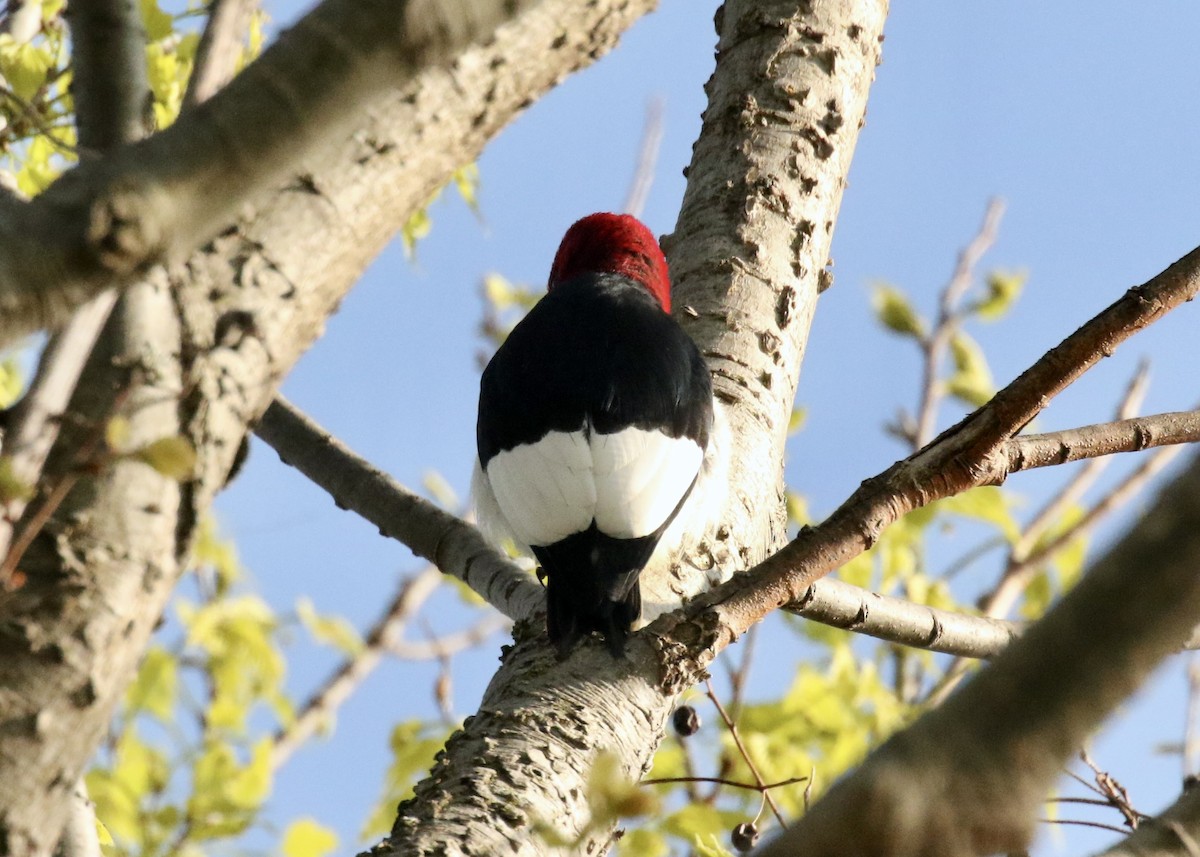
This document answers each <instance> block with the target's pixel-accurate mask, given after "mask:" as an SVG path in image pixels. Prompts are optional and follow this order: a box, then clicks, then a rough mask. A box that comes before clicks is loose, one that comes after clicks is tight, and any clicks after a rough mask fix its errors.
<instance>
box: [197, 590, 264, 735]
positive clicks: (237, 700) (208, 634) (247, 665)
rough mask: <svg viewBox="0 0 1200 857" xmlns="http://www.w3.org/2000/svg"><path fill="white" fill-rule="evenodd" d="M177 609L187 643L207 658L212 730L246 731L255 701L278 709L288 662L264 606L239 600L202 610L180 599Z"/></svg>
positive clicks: (250, 599)
mask: <svg viewBox="0 0 1200 857" xmlns="http://www.w3.org/2000/svg"><path fill="white" fill-rule="evenodd" d="M176 609H177V611H178V612H179V618H180V621H181V622H182V623H183V625H184V627H185V628H187V641H188V645H190V646H195V647H197V648H199V649H200V650H201V651H202V652H204V653H205V654H206V655H207V656H208V660H207V663H206V665H205V666H206V668H207V669H208V673H209V677H210V680H211V682H212V694H211V701H210V704H209V708H208V711H207V713H206V717H207V722H208V725H209V726H210V727H212V728H213V729H218V730H220V729H227V730H230V731H233V732H235V733H242V732H244V731H245V725H246V719H247V717H249V715H250V711H251V709H252V708H253V707H254V706H255V705H256V704H257V703H260V702H263V703H268V704H271V705H272V706H273V707H277V704H276V701H277V698H278V695H279V694H280V693H281V687H282V683H283V675H284V661H283V656H282V655H281V654H280V652H279V649H278V647H277V646H276V644H275V640H274V636H273V635H274V631H275V628H276V626H277V624H278V623H277V620H276V617H275V614H274V613H273V612H272V611H271V608H270V607H269V606H267V604H266V602H264V601H262V599H260V598H257V597H254V596H241V597H239V598H225V599H220V600H217V601H213V602H210V603H207V604H204V605H202V606H200V607H196V606H194V605H192V604H189V603H188V602H186V601H180V602H178V603H177V605H176Z"/></svg>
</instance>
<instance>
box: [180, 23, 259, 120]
mask: <svg viewBox="0 0 1200 857" xmlns="http://www.w3.org/2000/svg"><path fill="white" fill-rule="evenodd" d="M257 6H258V3H257V0H212V2H211V3H210V4H209V10H208V23H207V24H205V25H204V32H203V33H201V34H200V43H199V44H198V45H197V46H196V61H195V64H194V65H193V66H192V77H191V79H190V80H189V81H188V86H187V91H186V92H185V93H184V95H183V106H184V108H185V109H186V108H188V107H193V106H195V105H197V104H199V103H201V102H202V101H207V100H208V99H209V98H211V97H212V95H213V94H214V93H216V91H217V90H218V89H220V88H221V87H222V86H224V85H225V84H226V83H228V82H229V81H230V80H231V79H232V78H233V75H234V72H235V70H236V68H237V61H238V57H239V56H240V54H241V49H242V45H241V40H242V37H243V36H244V34H245V32H246V26H247V24H248V23H249V21H250V16H251V15H252V14H253V13H254V9H255V8H256V7H257Z"/></svg>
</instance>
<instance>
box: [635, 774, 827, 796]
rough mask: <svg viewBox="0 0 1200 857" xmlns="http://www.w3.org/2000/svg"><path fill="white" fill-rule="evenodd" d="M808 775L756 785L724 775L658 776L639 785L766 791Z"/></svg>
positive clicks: (800, 779)
mask: <svg viewBox="0 0 1200 857" xmlns="http://www.w3.org/2000/svg"><path fill="white" fill-rule="evenodd" d="M807 781H808V777H792V778H790V779H787V780H780V781H779V782H777V783H765V784H763V785H758V784H757V783H739V782H738V781H737V780H727V779H725V778H724V777H658V778H656V779H652V780H642V781H641V783H639V785H643V786H660V785H667V784H669V783H717V784H718V785H722V786H729V787H730V788H734V789H745V790H746V791H752V792H760V793H763V792H767V791H770V790H771V789H778V788H783V787H784V786H794V785H796V784H797V783H803V782H807Z"/></svg>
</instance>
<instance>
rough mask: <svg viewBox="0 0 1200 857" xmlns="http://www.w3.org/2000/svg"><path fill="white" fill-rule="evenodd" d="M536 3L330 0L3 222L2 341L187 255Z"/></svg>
mask: <svg viewBox="0 0 1200 857" xmlns="http://www.w3.org/2000/svg"><path fill="white" fill-rule="evenodd" d="M113 2H116V0H113ZM83 5H84V6H88V5H94V4H83ZM537 5H538V2H537V0H472V2H466V0H409V2H404V3H400V4H399V5H397V4H395V3H392V2H383V0H380V2H373V3H366V2H360V0H324V2H323V3H321V4H320V5H319V6H317V7H316V8H315V9H314V10H313V11H312V12H310V13H309V14H308V15H306V16H305V17H304V18H302V19H301V20H300V21H299V22H298V23H297V24H296V25H295V26H294V27H292V28H291V29H289V30H287V31H285V32H284V33H283V34H282V35H281V36H280V38H279V40H278V41H276V42H275V43H274V44H273V45H272V46H271V47H270V48H269V49H268V50H267V51H266V52H264V53H263V55H262V56H261V57H259V58H258V59H257V60H256V61H255V62H254V63H252V64H251V65H250V66H249V67H247V68H246V69H245V70H244V71H243V72H242V73H241V74H240V75H238V77H237V78H235V79H234V80H233V81H232V82H231V83H230V84H229V86H227V87H225V89H224V90H222V91H221V92H219V93H217V95H216V96H214V97H213V98H212V99H210V100H209V101H206V102H204V103H203V104H202V105H200V106H199V107H197V108H196V109H194V110H191V111H187V112H185V113H183V114H182V115H180V117H179V119H178V120H177V121H176V122H175V124H173V125H172V126H171V127H170V128H168V129H166V130H165V131H162V132H160V133H158V134H155V135H154V136H153V137H151V138H149V139H147V140H145V141H143V142H142V143H140V144H138V145H134V146H127V147H124V148H122V149H120V150H119V151H118V152H115V153H114V154H113V155H112V156H110V157H107V158H105V159H104V160H103V161H93V162H85V163H81V164H80V165H79V166H77V167H76V168H74V169H73V170H71V171H69V172H68V173H67V174H66V175H64V176H63V177H62V178H61V179H60V180H59V181H58V182H56V183H55V184H54V185H52V186H51V187H50V188H49V189H48V190H46V192H45V193H43V194H42V195H40V196H38V197H37V198H36V199H34V200H32V201H31V202H29V203H26V204H25V205H24V206H22V207H21V209H20V210H19V213H18V215H17V216H14V217H12V218H9V219H5V220H3V221H0V320H2V322H0V345H2V344H5V343H8V342H11V341H13V340H14V339H15V338H16V337H18V336H20V335H22V334H24V333H28V332H29V331H31V330H34V329H37V328H39V327H45V326H57V325H59V324H61V323H62V322H63V321H64V320H65V317H66V315H67V313H68V312H70V311H71V310H72V309H74V308H75V307H77V306H78V305H79V304H81V303H82V302H83V301H85V300H87V299H89V298H90V297H92V296H94V295H95V294H97V293H98V292H99V291H101V290H103V289H105V288H107V287H110V286H123V285H127V284H128V283H130V282H132V281H133V280H134V279H135V278H136V277H137V275H138V274H139V273H140V272H144V271H145V270H147V269H148V268H149V267H150V266H152V265H154V264H156V263H158V262H162V261H164V260H178V259H181V258H184V257H185V256H186V255H187V254H189V253H191V252H192V251H193V250H194V249H195V248H196V247H197V246H199V245H200V244H201V243H202V242H203V241H205V240H207V239H209V238H211V237H212V235H213V233H214V232H215V231H216V230H217V229H218V228H220V227H222V226H224V225H226V224H227V223H229V222H231V221H232V220H234V219H235V218H236V216H237V213H238V212H239V210H240V209H241V208H242V206H244V205H245V204H246V203H247V202H248V201H250V200H253V199H254V198H255V197H256V196H257V195H258V194H260V193H262V192H263V191H265V190H267V189H269V188H270V187H271V186H272V185H274V184H276V183H278V182H279V181H281V180H282V179H284V178H285V177H286V176H287V175H288V174H289V172H291V171H295V170H296V169H297V168H299V166H300V164H301V162H302V160H303V159H304V158H305V157H307V156H309V155H312V154H314V153H315V152H317V151H318V150H320V149H321V148H322V147H324V146H327V145H330V144H332V143H334V142H336V141H338V140H340V139H342V138H344V137H345V136H346V135H347V134H348V133H349V132H350V131H351V130H352V129H353V127H354V125H355V124H356V123H357V122H358V121H359V120H360V118H361V115H362V105H363V104H364V103H365V102H367V101H369V100H370V99H372V98H378V97H380V96H382V95H384V94H385V93H388V92H390V91H392V90H393V89H394V88H396V87H402V86H404V85H406V84H408V83H410V82H411V81H412V80H413V78H414V77H415V76H416V75H417V74H418V73H419V72H421V71H422V70H425V69H428V68H433V67H440V66H444V65H445V64H447V63H448V62H449V61H450V60H451V59H452V58H453V56H454V54H455V53H456V52H457V51H459V50H461V49H462V48H463V47H465V46H467V45H469V44H471V43H472V42H479V41H483V40H485V39H487V38H489V37H491V36H492V35H493V34H494V32H495V30H496V28H497V27H498V26H500V25H501V24H502V23H505V22H508V21H512V20H514V19H516V18H517V17H518V14H519V13H521V12H524V11H526V10H529V9H531V8H534V7H536V6H537ZM120 121H121V124H122V127H124V126H125V123H126V122H128V121H131V119H130V117H128V116H121V119H120ZM105 139H107V138H105Z"/></svg>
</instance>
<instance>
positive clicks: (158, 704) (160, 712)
mask: <svg viewBox="0 0 1200 857" xmlns="http://www.w3.org/2000/svg"><path fill="white" fill-rule="evenodd" d="M177 668H178V661H177V660H176V658H175V656H174V655H172V654H171V653H170V652H168V651H167V650H166V649H164V648H163V647H162V646H151V647H150V648H149V649H148V650H147V651H146V654H145V656H143V658H142V663H141V666H140V667H139V668H138V674H137V678H136V679H135V680H134V682H133V684H132V685H130V687H129V690H128V691H126V693H125V704H126V705H127V706H128V707H129V709H130V710H131V711H132V712H138V711H148V712H149V713H151V714H153V715H154V716H155V717H157V718H158V719H159V720H161V721H163V722H170V721H171V720H172V714H173V709H174V707H175V692H176V685H177V679H178V672H177Z"/></svg>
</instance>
